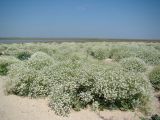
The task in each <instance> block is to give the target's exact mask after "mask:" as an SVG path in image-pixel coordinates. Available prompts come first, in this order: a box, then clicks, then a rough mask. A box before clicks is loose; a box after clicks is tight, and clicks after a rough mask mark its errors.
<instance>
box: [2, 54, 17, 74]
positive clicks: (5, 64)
mask: <svg viewBox="0 0 160 120" xmlns="http://www.w3.org/2000/svg"><path fill="white" fill-rule="evenodd" d="M16 62H19V61H18V59H16V58H15V57H12V56H1V57H0V75H6V74H7V72H8V68H7V67H8V66H9V65H11V64H13V63H16Z"/></svg>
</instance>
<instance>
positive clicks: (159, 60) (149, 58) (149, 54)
mask: <svg viewBox="0 0 160 120" xmlns="http://www.w3.org/2000/svg"><path fill="white" fill-rule="evenodd" d="M136 57H139V58H140V59H142V60H143V61H145V63H147V64H150V65H157V64H160V53H159V51H158V50H156V49H154V48H152V47H143V48H141V49H139V51H137V53H136Z"/></svg>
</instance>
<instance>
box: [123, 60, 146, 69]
mask: <svg viewBox="0 0 160 120" xmlns="http://www.w3.org/2000/svg"><path fill="white" fill-rule="evenodd" d="M120 64H121V65H122V66H123V68H124V69H125V70H126V71H132V72H144V71H145V70H146V65H145V62H144V61H143V60H141V59H139V58H135V57H130V58H124V59H122V60H121V61H120Z"/></svg>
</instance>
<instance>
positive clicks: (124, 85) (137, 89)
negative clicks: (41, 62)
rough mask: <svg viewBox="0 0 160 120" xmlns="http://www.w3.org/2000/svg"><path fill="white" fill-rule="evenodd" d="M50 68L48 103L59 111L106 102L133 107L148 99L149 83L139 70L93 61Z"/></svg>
mask: <svg viewBox="0 0 160 120" xmlns="http://www.w3.org/2000/svg"><path fill="white" fill-rule="evenodd" d="M51 71H52V73H50V72H48V74H50V75H51V76H52V77H50V78H51V79H52V80H51V81H52V85H51V86H52V90H51V93H52V94H51V100H50V106H51V107H52V108H53V109H54V110H55V111H56V113H57V114H60V115H66V114H67V113H69V111H70V109H71V108H73V109H75V110H80V108H84V107H86V106H87V105H92V106H93V109H96V108H106V107H107V106H110V107H112V108H113V106H116V107H118V108H121V109H134V108H136V107H139V106H141V104H143V105H144V106H145V105H146V104H147V103H148V102H149V98H150V92H151V87H150V83H149V82H147V80H145V79H144V78H143V77H142V75H141V74H135V73H128V72H124V71H123V69H122V68H121V67H120V66H119V65H114V64H111V65H107V66H104V65H103V64H102V65H94V64H93V65H84V66H81V67H76V68H75V69H74V70H73V69H71V68H70V67H69V66H64V65H62V66H59V65H58V70H57V68H56V67H54V70H53V68H52V70H51ZM53 71H54V72H53ZM57 94H58V95H57ZM66 95H67V96H66ZM66 97H67V98H66ZM65 99H67V101H65ZM63 100H64V101H63ZM97 105H98V106H97Z"/></svg>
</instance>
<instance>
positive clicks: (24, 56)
mask: <svg viewBox="0 0 160 120" xmlns="http://www.w3.org/2000/svg"><path fill="white" fill-rule="evenodd" d="M30 56H31V54H30V53H29V52H26V51H24V52H19V53H17V58H18V59H20V60H28V58H30Z"/></svg>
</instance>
